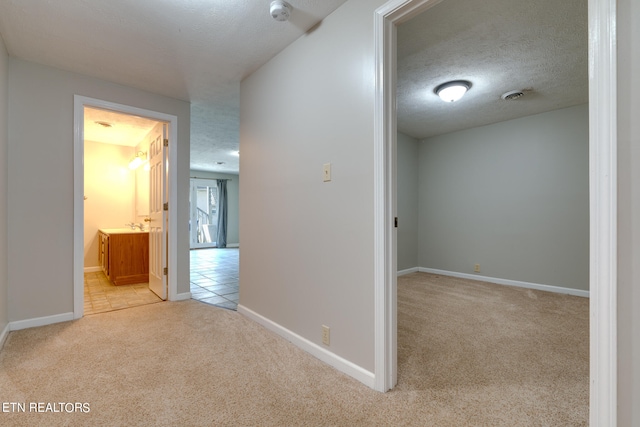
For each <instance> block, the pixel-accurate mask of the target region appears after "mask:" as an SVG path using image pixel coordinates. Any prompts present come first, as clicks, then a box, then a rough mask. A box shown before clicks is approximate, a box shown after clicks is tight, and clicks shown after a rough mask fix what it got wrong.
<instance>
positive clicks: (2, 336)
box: [0, 323, 11, 350]
mask: <svg viewBox="0 0 640 427" xmlns="http://www.w3.org/2000/svg"><path fill="white" fill-rule="evenodd" d="M9 326H10V325H9V324H8V323H7V324H6V325H5V327H4V329H3V330H2V332H0V350H2V347H3V346H4V343H5V341H6V340H7V337H8V336H9V331H10V329H11V328H10V327H9Z"/></svg>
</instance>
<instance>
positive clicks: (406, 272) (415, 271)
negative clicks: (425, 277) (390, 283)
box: [398, 267, 419, 276]
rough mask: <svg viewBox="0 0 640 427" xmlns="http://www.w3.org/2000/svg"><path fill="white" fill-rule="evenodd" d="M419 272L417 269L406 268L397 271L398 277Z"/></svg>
mask: <svg viewBox="0 0 640 427" xmlns="http://www.w3.org/2000/svg"><path fill="white" fill-rule="evenodd" d="M418 271H419V268H418V267H413V268H407V269H406V270H398V276H404V275H406V274H411V273H417V272H418Z"/></svg>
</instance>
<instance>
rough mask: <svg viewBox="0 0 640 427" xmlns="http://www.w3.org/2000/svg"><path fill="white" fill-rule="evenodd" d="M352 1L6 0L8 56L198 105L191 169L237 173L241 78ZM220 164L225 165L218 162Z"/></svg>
mask: <svg viewBox="0 0 640 427" xmlns="http://www.w3.org/2000/svg"><path fill="white" fill-rule="evenodd" d="M344 2H345V0H288V3H290V4H291V5H292V7H293V11H292V14H291V19H290V20H289V21H288V22H277V21H275V20H274V19H272V18H271V15H270V14H269V5H270V3H271V0H233V1H230V0H64V1H51V0H28V1H25V0H1V1H0V35H2V38H3V39H4V42H5V45H6V47H7V50H8V52H9V55H11V56H14V57H18V58H22V59H25V60H27V61H33V62H37V63H41V64H45V65H49V66H52V67H56V68H60V69H63V70H69V71H73V72H77V73H81V74H85V75H89V76H94V77H98V78H102V79H105V80H108V81H112V82H116V83H120V84H123V85H127V86H131V87H135V88H139V89H143V90H148V91H151V92H155V93H159V94H162V95H166V96H170V97H173V98H177V99H182V100H186V101H190V102H191V110H192V124H191V147H192V155H191V159H192V167H194V168H196V169H201V170H217V171H233V172H237V171H238V158H237V157H233V156H230V155H229V154H228V152H229V151H233V150H237V149H238V144H239V141H238V138H239V117H238V115H239V114H238V113H239V111H240V109H239V90H240V81H241V80H242V78H244V77H246V76H247V75H249V74H250V73H251V72H253V71H254V70H256V69H257V68H259V67H260V66H261V65H262V64H264V63H265V62H267V61H268V60H269V59H270V58H272V57H273V56H274V55H275V54H277V53H278V52H279V51H281V50H282V49H283V48H284V47H286V46H287V45H289V44H290V43H292V42H293V41H294V40H295V39H296V38H298V37H300V36H301V35H303V34H304V33H305V32H306V30H308V29H309V28H311V27H312V26H313V25H315V24H316V23H318V22H319V21H321V20H322V19H323V18H324V17H325V16H327V15H328V14H330V13H331V12H332V11H333V10H335V9H336V8H337V7H339V6H340V5H341V4H342V3H344ZM217 161H225V162H227V163H226V164H225V165H222V167H220V166H216V165H215V164H214V163H215V162H217Z"/></svg>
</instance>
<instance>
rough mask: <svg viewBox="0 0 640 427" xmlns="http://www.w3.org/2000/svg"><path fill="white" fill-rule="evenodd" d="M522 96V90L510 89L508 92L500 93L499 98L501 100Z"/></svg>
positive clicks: (511, 99)
mask: <svg viewBox="0 0 640 427" xmlns="http://www.w3.org/2000/svg"><path fill="white" fill-rule="evenodd" d="M523 96H524V92H523V91H521V90H510V91H509V92H505V93H503V94H502V96H501V97H500V98H502V100H503V101H513V100H514V99H518V98H522V97H523Z"/></svg>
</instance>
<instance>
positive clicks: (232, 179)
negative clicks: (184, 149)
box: [191, 170, 240, 246]
mask: <svg viewBox="0 0 640 427" xmlns="http://www.w3.org/2000/svg"><path fill="white" fill-rule="evenodd" d="M191 178H206V179H227V180H228V181H227V199H228V201H227V202H228V206H227V246H229V245H238V244H239V243H240V234H239V230H240V228H239V221H240V211H239V207H238V206H239V196H240V175H235V174H228V173H216V172H206V171H195V170H192V171H191Z"/></svg>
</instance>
